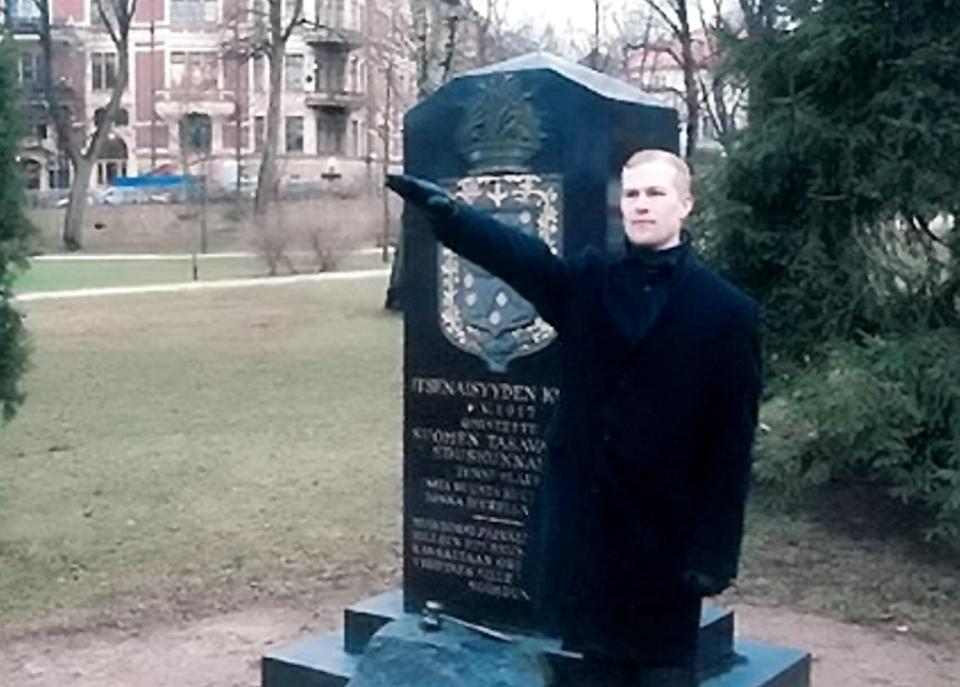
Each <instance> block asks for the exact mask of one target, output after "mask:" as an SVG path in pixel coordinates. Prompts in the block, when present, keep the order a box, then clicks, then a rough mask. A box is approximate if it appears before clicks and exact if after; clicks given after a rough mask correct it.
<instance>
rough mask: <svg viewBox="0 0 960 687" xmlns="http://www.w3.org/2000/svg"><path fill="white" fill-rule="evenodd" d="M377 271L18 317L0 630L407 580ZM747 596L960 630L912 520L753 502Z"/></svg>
mask: <svg viewBox="0 0 960 687" xmlns="http://www.w3.org/2000/svg"><path fill="white" fill-rule="evenodd" d="M384 282H385V280H383V279H365V280H358V281H349V282H328V283H309V284H297V285H287V286H282V287H276V288H271V289H237V290H233V289H228V290H222V291H221V290H218V291H208V292H191V293H169V294H155V295H133V296H124V297H118V298H91V299H80V300H64V301H56V300H52V301H42V302H32V303H25V304H23V306H22V307H23V308H24V309H25V311H26V313H27V323H28V325H29V328H30V331H31V333H32V335H33V341H34V347H35V355H34V358H33V363H34V367H33V369H32V371H31V372H30V373H29V375H28V376H27V378H26V389H27V392H28V394H29V396H28V399H27V403H26V405H25V406H24V407H23V409H22V411H21V413H20V415H19V416H18V417H17V418H16V420H15V421H14V422H13V423H12V424H10V425H8V426H6V427H3V428H0V635H3V634H8V635H9V634H17V633H22V632H25V631H28V630H29V629H30V628H35V629H38V630H41V631H49V630H50V629H51V628H59V629H64V628H78V627H89V626H91V625H93V624H98V623H110V624H115V623H118V622H122V623H127V622H130V623H144V622H150V621H153V620H156V619H158V618H166V617H171V616H172V617H183V616H195V615H202V614H206V613H214V612H217V611H220V610H226V609H233V608H238V607H243V606H245V605H248V604H251V603H255V602H257V600H259V599H264V598H265V599H269V600H270V602H274V603H275V602H278V601H280V600H284V599H286V600H291V602H292V603H295V604H297V605H298V606H300V607H306V608H309V607H311V605H312V604H313V603H315V602H317V600H319V599H322V598H324V597H325V596H327V595H329V594H330V593H331V590H332V589H337V588H339V589H341V590H342V589H343V588H344V587H349V588H350V590H351V592H355V595H356V596H361V595H362V594H363V593H365V592H366V591H368V590H369V589H371V588H375V587H382V586H385V585H388V584H396V583H397V577H396V574H397V573H396V571H397V567H398V565H399V547H400V517H401V498H400V497H401V468H402V466H401V456H400V453H401V445H400V442H401V414H402V409H401V383H402V382H401V369H400V366H401V324H400V320H399V319H398V318H396V317H393V316H389V315H386V314H384V313H383V311H382V310H381V309H380V304H381V303H382V300H383V290H384V286H385V283H384ZM754 496H755V498H754V500H753V505H752V507H751V510H750V517H749V528H748V535H747V539H746V544H745V551H744V560H743V566H742V576H741V582H740V586H739V589H738V590H737V591H735V592H732V593H729V594H728V595H727V598H728V600H746V601H752V602H760V603H770V604H784V605H788V606H790V607H793V608H796V609H799V610H806V611H811V612H816V613H825V614H828V615H830V616H833V617H836V618H839V619H843V620H854V621H858V622H864V623H868V624H872V625H877V626H880V627H884V628H891V629H892V628H895V627H896V626H898V625H901V624H906V625H909V626H910V628H911V631H912V632H913V633H914V634H920V635H922V636H927V637H930V638H933V639H948V638H956V637H957V628H956V618H957V617H960V581H958V579H957V576H956V570H957V569H958V568H957V563H958V560H957V558H956V557H955V556H951V555H947V554H942V555H940V554H937V553H935V552H931V551H930V550H929V549H925V548H923V547H921V546H919V545H917V544H916V543H915V542H916V541H917V539H918V534H917V532H918V531H919V528H913V526H912V525H911V523H910V522H909V520H908V518H907V517H906V516H905V515H904V512H903V511H902V510H901V509H896V508H891V507H890V506H889V504H887V503H886V502H884V501H872V500H871V499H870V498H867V497H865V496H864V495H863V494H858V493H856V492H850V491H841V492H831V493H830V494H827V495H825V496H823V497H822V498H818V499H816V500H812V501H810V502H807V503H803V504H799V505H794V506H791V507H790V508H787V509H784V508H782V507H774V505H772V504H771V499H770V494H769V493H766V492H764V490H763V489H758V490H756V492H755V494H754Z"/></svg>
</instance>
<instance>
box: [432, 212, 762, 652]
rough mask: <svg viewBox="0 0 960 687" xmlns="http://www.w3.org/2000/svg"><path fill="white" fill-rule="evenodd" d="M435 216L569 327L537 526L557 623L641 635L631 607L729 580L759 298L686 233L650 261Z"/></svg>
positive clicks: (463, 246)
mask: <svg viewBox="0 0 960 687" xmlns="http://www.w3.org/2000/svg"><path fill="white" fill-rule="evenodd" d="M433 229H434V233H435V234H436V236H437V238H438V239H439V240H440V241H441V242H442V243H444V244H445V245H446V246H448V247H449V248H451V249H452V250H454V251H455V252H457V253H459V254H460V255H462V256H464V257H466V258H467V259H469V260H471V261H473V262H475V263H477V264H478V265H480V266H482V267H484V268H485V269H487V270H489V271H490V272H491V273H493V274H494V275H496V276H498V277H500V278H502V279H503V280H504V281H506V282H507V283H509V284H510V285H511V286H513V287H514V288H515V289H516V290H517V291H518V292H519V293H520V294H521V295H523V296H524V297H525V298H526V299H528V300H529V301H530V302H531V303H532V304H533V305H534V306H535V307H536V308H537V310H538V312H539V313H540V315H541V316H542V317H544V319H546V320H547V321H548V322H549V323H550V324H551V325H553V326H554V327H555V329H556V330H557V332H558V337H559V344H560V346H561V360H562V365H561V369H562V382H561V389H562V398H561V402H560V404H559V407H558V409H557V411H556V414H555V416H554V419H553V421H552V424H551V427H550V429H549V431H548V439H549V441H548V443H549V446H550V455H549V458H548V461H547V464H546V465H547V467H546V468H545V474H544V477H543V489H542V492H541V494H542V496H541V502H540V503H539V504H538V505H539V507H540V508H539V516H538V518H537V522H539V523H541V524H542V529H541V531H540V533H539V535H540V536H539V537H535V540H537V541H538V542H539V547H540V549H541V550H540V551H539V552H538V554H537V555H538V556H539V557H540V560H541V561H547V563H546V565H545V566H543V570H544V572H545V574H544V575H543V576H542V577H541V578H540V579H539V580H538V581H533V582H532V583H535V584H539V585H540V586H541V589H539V590H538V593H537V595H536V596H537V597H538V598H542V599H546V600H547V603H548V604H551V605H553V606H554V607H555V609H556V610H557V611H558V614H559V618H558V622H559V623H560V628H559V629H560V631H561V633H562V634H563V635H564V636H565V637H568V638H569V637H575V636H584V635H587V636H589V635H591V634H594V633H599V634H601V635H602V634H603V633H604V632H605V631H609V630H610V628H611V627H614V628H615V629H614V630H613V632H614V633H617V632H619V633H621V634H622V635H623V636H622V637H621V639H622V640H623V642H624V643H626V644H630V643H631V642H632V641H634V640H635V639H640V638H639V637H636V638H634V637H631V634H632V632H633V630H632V629H631V627H630V621H629V618H631V617H635V616H637V615H640V616H642V615H643V613H644V609H645V608H646V607H648V606H650V605H651V604H653V605H656V604H657V603H661V602H662V601H663V599H664V597H665V596H666V597H671V596H683V595H685V594H687V595H689V594H691V593H692V594H694V595H699V594H700V593H702V591H701V592H698V591H697V590H696V589H691V588H690V585H689V583H688V582H687V581H686V580H688V579H689V575H687V573H689V572H691V571H692V572H696V573H700V574H703V575H706V576H708V577H709V578H712V579H713V580H716V581H719V582H720V586H725V585H726V584H727V583H729V581H730V580H732V579H733V578H734V577H735V576H736V573H737V560H738V556H739V550H740V542H741V537H742V532H743V517H744V505H745V500H746V495H747V487H748V483H749V474H750V454H751V443H752V440H753V433H754V428H755V424H756V416H757V403H758V397H759V393H760V362H759V361H760V357H759V350H758V348H759V347H758V335H757V331H758V324H757V307H756V305H755V303H754V302H753V301H752V300H751V299H749V298H748V297H747V296H745V295H744V294H742V293H741V292H739V291H738V290H737V289H735V288H734V287H733V286H732V285H730V284H729V283H727V282H726V281H724V280H723V279H721V278H720V277H718V276H717V275H715V274H714V273H713V272H712V271H711V270H709V269H708V268H707V267H706V266H705V265H704V264H702V263H701V262H700V261H699V259H698V258H697V257H696V256H695V255H694V254H693V251H692V249H691V248H690V247H689V246H684V247H681V248H679V249H674V253H675V255H674V256H673V258H672V259H670V260H662V261H660V262H659V264H658V262H657V261H656V260H653V261H652V263H653V268H651V267H650V263H651V261H650V260H637V259H635V258H631V257H629V256H627V257H624V256H620V257H614V256H609V255H606V254H603V253H601V252H599V251H596V250H594V249H588V250H587V251H585V252H584V253H581V254H579V255H577V256H573V257H568V258H560V257H558V256H555V255H553V254H552V253H551V252H550V250H549V249H548V247H547V246H546V244H544V243H543V242H542V241H540V240H539V239H537V238H535V237H532V236H528V235H526V234H524V233H523V232H521V231H519V230H517V229H515V228H513V227H510V226H509V225H506V224H503V223H501V222H500V221H498V220H496V219H494V218H492V217H490V216H488V215H486V214H484V213H480V212H477V211H475V210H473V209H471V208H469V207H466V206H459V207H458V209H457V212H456V214H455V216H454V217H453V219H452V220H450V221H446V222H442V223H439V224H436V225H435V226H434V227H433ZM697 602H698V604H699V596H698V597H697ZM697 608H699V605H698V606H697ZM593 625H595V627H594V626H593ZM605 628H606V630H605Z"/></svg>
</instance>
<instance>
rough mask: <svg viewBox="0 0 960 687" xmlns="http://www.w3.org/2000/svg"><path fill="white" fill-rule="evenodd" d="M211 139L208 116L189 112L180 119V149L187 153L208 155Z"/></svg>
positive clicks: (211, 128)
mask: <svg viewBox="0 0 960 687" xmlns="http://www.w3.org/2000/svg"><path fill="white" fill-rule="evenodd" d="M212 139H213V124H212V123H211V121H210V115H206V114H203V113H200V112H191V113H189V114H187V115H184V116H183V117H182V118H181V119H180V147H181V148H183V149H184V150H186V151H188V152H194V153H209V152H210V146H211V143H212Z"/></svg>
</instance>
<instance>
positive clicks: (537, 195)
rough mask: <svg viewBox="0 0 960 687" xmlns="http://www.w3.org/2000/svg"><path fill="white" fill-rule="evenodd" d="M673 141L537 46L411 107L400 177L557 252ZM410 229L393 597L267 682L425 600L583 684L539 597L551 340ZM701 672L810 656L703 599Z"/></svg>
mask: <svg viewBox="0 0 960 687" xmlns="http://www.w3.org/2000/svg"><path fill="white" fill-rule="evenodd" d="M677 145H678V122H677V115H676V112H675V111H674V110H672V109H669V108H666V107H663V106H662V105H659V104H657V103H656V102H654V101H653V100H651V99H650V98H649V97H647V96H645V95H644V94H643V93H641V92H639V91H637V90H636V89H634V88H632V87H630V86H628V85H626V84H623V83H621V82H619V81H616V80H614V79H612V78H609V77H606V76H604V75H601V74H598V73H596V72H593V71H592V70H589V69H587V68H585V67H582V66H579V65H576V64H573V63H570V62H567V61H564V60H561V59H559V58H555V57H552V56H550V55H546V54H534V55H528V56H525V57H521V58H517V59H514V60H510V61H507V62H504V63H501V64H498V65H494V66H493V67H489V68H486V69H482V70H478V71H475V72H471V73H469V74H466V75H464V76H461V77H459V78H457V79H455V80H454V81H453V82H451V83H450V84H448V85H447V86H445V87H444V88H442V89H441V90H440V91H439V92H438V93H437V94H435V95H434V96H433V97H431V98H429V99H428V100H426V101H425V102H423V103H421V104H420V105H418V106H417V107H415V108H414V109H413V110H411V111H410V112H409V113H408V114H407V117H406V120H405V141H404V153H405V171H406V172H407V173H408V174H412V175H415V176H418V177H423V178H427V179H433V180H435V181H437V182H438V183H440V184H442V185H445V186H446V187H447V188H449V189H450V190H451V192H453V193H454V194H455V195H456V196H457V197H458V198H460V199H461V200H463V201H465V202H467V203H469V204H471V205H473V206H475V207H477V208H479V209H484V210H487V211H489V212H492V213H494V214H496V215H497V216H499V217H501V218H505V219H509V220H510V221H511V222H512V223H514V224H515V225H516V226H518V227H520V228H521V229H522V230H524V231H527V232H530V233H532V234H536V235H538V236H539V237H540V238H541V239H543V240H544V241H545V242H546V243H547V244H548V245H549V246H550V248H551V249H552V250H553V251H555V252H556V253H558V254H566V255H572V254H575V253H577V252H579V251H581V250H582V249H583V248H585V247H586V246H588V245H596V246H610V247H611V248H612V247H613V246H615V245H618V244H620V243H621V239H620V237H621V236H622V227H621V225H620V213H619V207H618V201H619V178H620V170H621V167H622V165H623V163H624V162H625V161H626V159H627V158H628V157H629V156H630V154H631V153H633V152H634V151H636V150H638V149H641V148H663V149H670V150H674V151H676V149H677ZM422 221H424V220H423V218H422V217H420V216H419V215H418V214H417V213H416V212H406V213H405V215H404V228H405V231H404V234H405V240H406V243H405V245H404V251H403V254H404V258H405V260H406V262H405V266H404V274H405V281H404V284H403V289H404V294H403V299H404V304H405V319H404V437H403V439H404V532H403V534H404V560H403V563H404V584H403V591H402V593H400V592H393V593H388V594H384V595H381V596H379V597H376V598H374V599H369V600H367V601H365V602H362V603H360V604H358V605H357V606H355V607H353V608H351V609H348V610H347V611H346V614H345V628H344V633H343V635H339V634H337V635H331V636H326V637H311V638H306V639H304V640H302V641H301V642H298V643H296V644H294V645H291V646H289V647H283V648H281V649H279V650H277V651H275V652H272V653H271V654H269V655H267V656H266V657H264V661H263V685H264V687H293V686H294V685H314V686H318V687H326V686H328V685H329V686H331V687H333V686H337V687H339V686H340V685H343V684H344V683H346V682H347V680H348V678H349V676H350V675H352V674H354V672H355V670H356V666H357V661H358V660H359V657H360V655H361V654H362V652H363V650H364V649H365V648H366V647H367V645H368V642H369V641H370V639H371V637H372V636H373V635H374V633H376V632H377V631H378V630H379V629H380V628H381V627H382V626H384V625H385V624H386V623H388V622H389V621H392V620H398V619H404V618H405V619H406V620H405V621H404V622H406V623H407V624H410V623H411V622H412V623H413V627H416V618H418V617H419V616H420V614H421V613H423V611H424V608H425V607H427V606H428V605H429V606H430V607H431V608H432V609H434V610H435V611H436V612H437V613H438V614H439V615H438V616H437V618H439V623H440V624H441V625H442V624H443V623H444V622H448V623H452V624H455V625H456V627H458V628H460V629H461V630H462V629H463V628H464V627H467V629H468V631H470V628H471V627H472V626H474V625H476V626H479V627H478V628H475V631H476V632H477V633H478V634H479V635H482V636H486V637H488V638H490V637H493V638H494V639H496V638H497V637H500V636H501V635H502V637H501V638H507V639H509V640H510V641H522V642H523V645H524V646H525V647H526V648H527V650H529V649H530V647H533V651H535V652H541V653H542V654H543V655H544V656H547V657H548V658H549V660H550V662H551V663H552V665H553V666H554V674H555V684H557V685H563V684H576V683H578V682H579V681H580V680H581V678H582V676H578V672H577V671H578V657H577V656H576V655H575V654H569V653H565V652H563V651H561V650H560V649H559V642H558V641H557V640H555V639H552V638H551V635H552V631H553V626H552V618H551V616H550V610H551V609H550V607H549V604H544V603H541V601H542V600H543V599H544V598H549V596H548V595H547V593H548V592H549V589H550V584H551V581H552V579H553V576H551V571H550V570H546V569H542V566H539V565H538V562H539V560H540V558H539V557H538V555H537V550H538V546H539V541H538V539H537V536H536V533H537V531H539V529H540V528H539V527H538V525H539V524H540V523H538V522H536V514H537V508H536V504H537V499H538V487H539V482H540V475H541V472H542V469H543V462H544V461H545V460H546V459H547V449H546V441H545V436H544V431H545V428H546V425H547V423H548V421H549V419H550V416H551V413H552V411H553V408H554V406H555V404H556V403H557V401H558V399H559V394H560V389H559V388H558V387H557V384H558V375H557V368H558V362H559V361H558V356H557V345H558V344H557V343H556V341H555V333H554V331H553V330H552V329H551V328H550V326H549V325H548V324H547V323H546V322H544V321H543V320H542V319H540V318H539V317H538V315H537V313H536V311H535V310H534V309H533V308H532V307H531V306H530V304H529V303H527V302H526V301H525V300H523V299H522V298H521V297H520V296H519V295H517V293H516V292H514V291H513V290H512V289H511V288H510V287H509V286H507V285H506V284H504V283H503V282H501V281H500V280H498V279H496V278H494V277H492V276H491V275H490V274H488V273H486V272H485V271H484V270H482V269H480V268H479V267H477V266H475V265H473V264H471V263H469V262H468V261H466V260H464V259H462V258H459V257H458V256H457V255H455V254H453V253H452V252H450V251H447V250H446V249H444V248H442V247H441V246H439V245H438V244H437V243H436V241H435V240H434V239H433V238H432V235H431V233H430V231H429V230H428V229H427V228H426V227H425V226H421V225H420V222H422ZM484 628H487V629H488V630H493V633H492V634H490V633H489V632H488V630H484ZM414 632H415V630H414ZM440 632H442V630H440ZM484 632H488V634H486V635H485V634H484ZM403 634H404V633H403V632H400V633H399V635H403ZM392 636H393V637H394V638H395V637H396V636H398V633H397V632H394V633H393V635H392ZM421 639H422V638H421ZM417 641H420V640H417ZM424 641H427V642H428V643H429V638H427V639H426V640H424ZM446 643H447V644H449V637H447V638H446ZM411 646H413V645H411ZM418 646H419V644H418ZM698 664H699V668H700V672H701V673H702V675H703V676H704V680H705V681H704V682H703V683H702V684H704V685H716V686H717V687H719V686H720V685H725V686H729V687H760V686H762V685H777V686H779V687H805V686H806V685H807V684H808V682H809V657H808V656H806V655H805V654H803V653H802V652H796V651H792V650H788V649H780V648H776V647H766V646H762V645H757V644H747V643H737V644H736V645H735V644H734V639H733V616H732V613H730V612H725V611H719V610H716V609H709V608H708V609H706V610H705V611H704V614H703V618H702V620H701V638H700V647H699V650H698ZM368 672H369V671H368ZM715 681H716V682H715ZM371 684H372V683H371ZM424 684H427V683H424Z"/></svg>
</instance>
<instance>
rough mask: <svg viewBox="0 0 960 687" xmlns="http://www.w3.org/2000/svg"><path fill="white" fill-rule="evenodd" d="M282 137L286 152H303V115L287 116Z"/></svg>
mask: <svg viewBox="0 0 960 687" xmlns="http://www.w3.org/2000/svg"><path fill="white" fill-rule="evenodd" d="M284 137H285V138H286V143H287V152H288V153H302V152H303V117H287V121H286V127H285V129H284Z"/></svg>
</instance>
